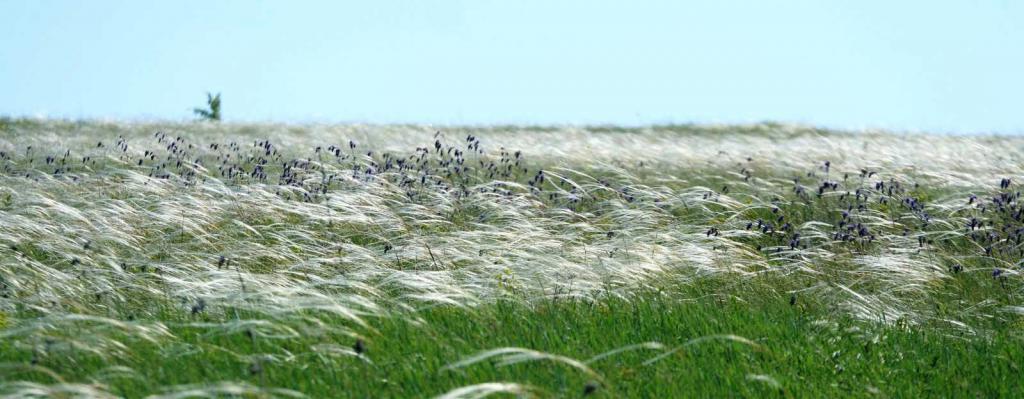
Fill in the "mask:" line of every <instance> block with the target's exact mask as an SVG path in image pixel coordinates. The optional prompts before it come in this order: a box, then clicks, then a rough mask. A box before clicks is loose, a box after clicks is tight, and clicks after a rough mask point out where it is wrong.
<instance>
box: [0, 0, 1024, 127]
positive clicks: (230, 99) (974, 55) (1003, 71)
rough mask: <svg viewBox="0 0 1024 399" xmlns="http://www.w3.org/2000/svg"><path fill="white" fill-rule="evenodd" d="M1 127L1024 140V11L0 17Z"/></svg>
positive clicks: (50, 7)
mask: <svg viewBox="0 0 1024 399" xmlns="http://www.w3.org/2000/svg"><path fill="white" fill-rule="evenodd" d="M0 20H2V21H3V23H0V115H7V116H28V117H50V118H71V119H126V120H157V119H158V120H188V119H191V118H193V116H192V112H191V110H192V108H193V107H196V106H201V105H204V104H205V93H206V92H207V91H212V92H220V93H222V96H223V113H224V117H225V120H228V121H253V122H260V121H276V122H366V123H429V124H506V123H515V124H577V125H579V124H620V125H646V124H665V123H754V122H760V121H777V122H783V123H799V124H809V125H815V126H821V127H831V128H843V129H864V128H883V129H894V130H902V131H934V132H959V133H990V132H994V133H1005V134H1024V101H1022V95H1024V23H1020V21H1024V2H1018V1H1011V0H994V1H954V0H950V1H913V0H911V1H873V0H866V1H774V2H769V1H754V0H751V1H705V2H696V1H618V2H604V1H595V0H590V1H555V0H549V1H486V0H475V1H387V0H383V1H360V2H355V1H322V2H320V1H257V0H245V1H106V0H89V1H56V0H38V1H32V0H18V1H16V0H0Z"/></svg>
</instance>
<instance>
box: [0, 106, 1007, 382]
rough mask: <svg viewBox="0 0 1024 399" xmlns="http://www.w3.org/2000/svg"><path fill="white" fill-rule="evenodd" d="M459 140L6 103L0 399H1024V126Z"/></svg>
mask: <svg viewBox="0 0 1024 399" xmlns="http://www.w3.org/2000/svg"><path fill="white" fill-rule="evenodd" d="M435 132H436V130H435V129H433V128H431V127H417V126H381V127H363V126H340V127H339V126H275V125H232V124H195V125H191V124H173V123H168V124H125V123H117V122H105V123H95V122H71V121H45V120H39V121H37V120H21V119H0V139H2V140H0V147H2V148H0V397H4V395H10V396H14V397H23V396H31V395H33V394H32V392H35V393H34V395H36V396H54V397H111V396H113V397H128V398H135V397H150V396H154V395H155V397H166V398H171V397H174V398H177V397H196V396H207V397H275V396H288V395H290V394H293V393H294V394H296V395H298V394H302V395H305V396H308V397H356V398H366V397H375V398H376V397H435V396H439V395H444V394H446V393H452V392H460V391H459V390H460V389H461V390H462V391H461V392H463V393H464V395H462V396H460V397H474V395H472V394H467V393H466V392H467V391H466V389H469V388H472V387H477V388H480V389H481V391H480V392H484V391H483V390H484V389H485V388H488V387H489V388H506V390H509V391H517V392H519V393H523V394H529V395H528V396H538V397H570V398H571V397H581V396H584V393H585V391H586V390H588V389H589V390H591V391H593V392H590V394H588V395H587V396H589V397H650V398H675V397H776V396H777V397H965V396H973V397H1006V396H1014V395H1017V392H1018V391H1021V390H1022V389H1024V387H1022V386H1021V385H1022V383H1021V379H1019V378H1017V376H1018V375H1019V374H1020V370H1019V367H1020V364H1022V363H1021V362H1022V361H1024V345H1021V344H1022V343H1024V342H1022V340H1024V337H1022V331H1024V312H1022V310H1024V306H1022V304H1024V301H1022V300H1021V299H1022V298H1021V295H1022V293H1024V280H1022V279H1021V276H1022V268H1021V267H1020V265H1019V259H1020V256H1021V255H1022V254H1024V244H1020V241H1021V239H1022V238H1024V235H1022V234H1021V232H1024V219H1022V217H1021V216H1020V215H1022V214H1024V212H1020V211H1019V210H1020V209H1024V205H1021V204H1020V203H1019V202H1017V198H1016V197H1017V196H1016V193H1015V191H1016V190H1017V189H1018V188H1017V187H1018V186H1017V184H1019V180H1021V179H1020V178H1019V177H1018V176H1021V175H1024V167H1022V165H1024V162H1019V160H1020V159H1024V153H1019V152H1018V151H1017V150H1015V148H1024V141H1022V140H1019V139H1015V138H977V137H963V138H956V137H944V136H943V137H926V136H897V135H885V134H870V135H855V134H848V133H842V132H823V131H818V130H815V129H796V128H788V127H785V126H782V125H777V124H762V125H752V126H745V127H714V128H707V127H701V126H690V125H679V126H654V127H645V128H636V129H621V128H616V127H589V128H585V129H583V128H580V129H566V128H559V127H550V128H548V127H491V128H472V129H471V128H465V129H461V128H460V129H456V130H455V131H454V132H451V133H446V134H441V133H435ZM468 134H473V135H481V136H487V140H483V142H484V144H483V145H482V146H483V147H485V148H486V149H487V151H482V152H475V151H471V150H469V149H468V148H472V147H469V145H470V144H469V143H471V140H469V139H468V138H465V136H466V135H468ZM267 137H270V138H271V139H272V140H271V142H272V145H271V144H267V143H268V142H267V141H265V140H266V138H267ZM349 139H353V140H354V141H353V142H352V143H353V145H355V142H358V143H359V144H358V146H357V148H350V144H349V141H348V140H349ZM492 139H493V140H494V141H493V143H494V144H491V143H492V141H490V140H492ZM435 140H438V141H435ZM479 143H480V142H476V144H477V145H479ZM338 145H340V146H341V147H340V149H341V151H334V150H332V149H331V148H332V147H333V148H335V149H337V148H339V147H338ZM424 145H425V146H427V147H426V148H428V149H427V150H425V151H426V152H423V150H421V148H423V146H424ZM926 145H927V146H929V148H932V149H933V151H932V152H930V153H928V154H922V153H918V152H915V151H917V150H916V149H917V148H921V147H923V146H926ZM435 146H438V147H441V148H437V147H435ZM414 148H415V151H413V149H414ZM462 150H466V152H467V155H466V156H465V158H460V156H459V155H451V154H457V153H458V152H459V151H462ZM519 150H522V151H523V156H522V159H520V158H519V155H518V154H517V155H515V157H516V159H515V160H514V161H510V160H509V158H508V156H509V155H508V154H511V153H513V152H514V151H519ZM981 152H984V154H982V153H981ZM989 152H993V153H996V155H993V156H991V157H987V156H988V153H989ZM965 153H967V155H964V154H965ZM363 154H372V155H366V156H363ZM385 154H388V155H385ZM968 155H969V156H968ZM963 157H966V158H970V159H973V160H974V161H973V162H972V163H969V164H964V163H961V162H959V161H958V160H959V159H961V158H963ZM399 159H403V160H405V161H406V162H408V163H406V164H405V166H404V167H396V166H395V165H396V163H395V162H397V160H399ZM823 160H831V165H832V166H831V168H832V169H831V171H829V170H828V168H826V167H825V166H824V163H823ZM1006 160H1010V161H1009V162H1008V161H1006ZM463 162H464V164H463ZM491 162H494V163H496V164H497V165H498V169H500V168H501V167H502V166H501V165H506V164H508V163H510V162H515V163H516V165H517V166H516V168H515V169H512V170H513V171H514V172H513V173H510V174H508V175H504V176H501V175H499V176H497V177H495V176H494V175H493V170H494V169H493V168H494V166H489V163H491ZM520 162H521V167H522V168H525V169H527V170H523V169H519V166H520ZM385 165H390V168H389V167H388V166H385ZM409 165H413V166H409ZM462 165H465V166H467V167H468V169H464V168H462ZM258 168H259V169H258ZM868 169H870V171H871V172H874V173H871V174H869V173H868V172H867V170H868ZM258 170H259V171H262V172H263V173H265V176H264V177H257V174H256V172H257V171H258ZM538 170H544V171H546V172H545V176H546V180H545V181H544V182H542V183H539V184H538V183H537V179H536V177H535V176H538ZM862 171H864V172H862ZM847 174H849V177H848V178H844V175H847ZM327 175H330V176H332V178H333V180H331V181H330V182H329V183H326V185H323V184H324V179H325V177H324V176H327ZM284 176H288V179H285V178H284ZM562 177H565V178H567V180H562ZM1005 177H1013V178H1014V183H1013V184H1014V185H1013V186H1011V187H1009V188H1006V187H1000V188H997V187H998V186H997V185H996V184H997V183H998V182H999V180H1000V179H1001V178H1005ZM531 179H533V180H531ZM833 182H836V183H837V185H839V187H838V188H833V189H832V191H828V192H826V193H824V195H822V196H818V193H817V190H818V188H817V187H823V186H821V184H823V183H825V184H832V183H833ZM879 184H881V185H883V186H884V188H879V187H881V186H879ZM495 187H497V188H498V189H494V188H495ZM890 187H892V189H890ZM322 188H326V189H325V190H323V191H321V189H322ZM310 193H312V194H313V195H312V196H309V194H310ZM868 194H870V199H862V195H868ZM971 194H976V195H977V196H978V198H977V199H976V201H975V202H973V203H968V202H967V198H968V197H969V196H970V195H971ZM996 197H999V198H1000V199H999V200H998V201H997V200H996V199H995V198H996ZM909 201H913V203H914V204H915V205H914V206H913V207H912V206H910V205H909V203H910V202H909ZM916 204H923V205H916ZM844 211H846V212H844ZM925 213H927V215H928V216H925V215H924V214H925ZM971 218H977V219H979V220H980V221H981V222H983V223H984V226H982V227H980V228H977V229H971V228H970V227H968V221H969V220H970V219H971ZM758 220H761V221H763V222H765V223H767V224H770V225H771V226H772V227H771V230H768V229H766V230H764V231H762V230H761V229H759V228H757V227H755V226H754V224H755V223H758V222H757V221H758ZM748 224H750V226H751V227H747V226H748ZM854 225H856V226H857V228H847V227H849V226H854ZM766 227H767V226H766ZM861 227H864V228H865V229H867V230H860V228H861ZM864 231H868V232H869V233H870V235H866V234H864V233H862V232H864ZM845 233H848V234H847V236H846V237H844V238H842V239H839V238H838V237H840V235H842V234H845ZM793 243H795V245H794V244H793ZM356 342H362V347H363V348H365V349H366V352H365V353H363V354H361V355H359V354H357V353H356V352H354V345H355V343H356ZM503 363H511V364H503ZM487 383H510V384H518V385H505V386H498V385H483V384H487ZM588 387H589V388H588ZM160 395H164V396H160ZM481 395H482V393H481ZM501 395H505V396H509V394H508V393H507V392H505V393H499V394H498V395H497V396H501ZM476 397H480V396H476Z"/></svg>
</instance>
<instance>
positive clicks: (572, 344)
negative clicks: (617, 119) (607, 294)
mask: <svg viewBox="0 0 1024 399" xmlns="http://www.w3.org/2000/svg"><path fill="white" fill-rule="evenodd" d="M691 287H694V288H691V289H692V292H689V293H688V294H691V295H693V297H694V298H702V299H689V300H686V299H681V298H679V297H676V296H671V297H669V296H666V295H665V294H663V293H656V292H645V293H641V294H639V295H638V296H637V297H634V298H631V299H630V300H628V301H626V300H621V299H614V298H605V299H602V300H599V301H596V302H582V301H578V300H570V299H548V300H541V301H540V302H536V303H534V304H532V305H529V304H527V303H526V302H523V301H518V300H502V301H499V302H497V303H494V304H490V305H484V306H481V307H477V308H472V309H462V308H456V307H446V306H441V307H432V308H428V309H425V310H421V311H419V312H415V313H406V314H402V315H396V316H394V317H385V318H376V319H371V320H370V322H369V328H361V329H360V330H361V332H360V333H359V334H360V335H361V336H362V337H363V338H362V339H364V340H365V341H364V342H365V347H366V352H365V353H364V355H363V356H361V357H356V356H354V355H352V354H351V353H349V354H340V352H338V351H336V353H335V355H333V356H332V355H330V354H328V352H326V351H322V352H320V353H321V354H320V355H316V354H313V353H314V352H315V351H311V350H310V349H311V348H314V347H320V348H327V347H329V346H334V347H336V349H340V350H348V348H350V347H351V346H352V345H353V343H354V342H355V339H356V338H354V337H351V336H347V335H344V334H338V335H322V334H321V335H315V336H308V335H305V334H303V333H302V326H301V325H297V324H293V325H289V327H292V328H294V329H295V332H296V334H297V335H296V336H295V337H290V338H266V337H262V336H260V334H254V335H253V336H249V335H248V334H247V333H246V329H244V328H243V329H240V330H238V331H236V332H234V333H225V332H223V331H217V330H211V329H207V328H202V327H197V326H196V325H194V324H193V323H198V322H200V321H202V319H203V316H202V315H199V316H187V317H185V316H181V315H180V314H179V316H178V317H173V316H172V315H168V317H167V318H169V319H171V321H170V322H169V323H170V332H171V333H172V334H174V335H175V336H176V337H177V339H176V341H175V342H174V344H173V345H162V344H160V343H149V342H145V341H140V340H132V339H131V338H130V337H124V338H125V339H127V340H128V341H126V342H127V343H128V348H127V350H126V351H125V352H124V354H123V355H121V356H116V357H110V358H106V359H104V358H100V357H93V356H88V355H85V354H84V353H83V352H82V351H76V352H71V353H68V354H66V355H65V354H64V353H61V352H60V351H59V349H58V348H54V349H51V351H52V352H53V353H48V352H46V350H45V349H43V350H42V351H40V349H39V348H35V349H29V348H15V347H13V346H12V343H11V342H10V341H5V342H3V343H0V358H2V359H4V360H5V362H6V364H7V365H8V366H7V367H4V368H2V369H0V370H2V372H3V374H2V375H3V376H4V378H6V379H27V380H38V381H46V380H47V379H49V377H48V376H47V375H46V373H43V372H37V371H32V369H31V368H29V367H11V366H10V365H11V364H22V365H25V364H32V363H33V362H34V364H35V365H36V366H37V367H44V368H46V369H49V370H50V371H52V372H55V373H56V374H58V375H60V376H62V377H63V378H64V379H65V380H67V381H69V382H80V383H91V382H96V383H101V384H104V385H105V386H106V389H107V390H109V392H110V393H112V394H115V395H119V396H123V397H142V396H146V395H150V394H155V393H160V392H159V387H162V386H173V385H183V384H196V383H200V384H201V383H204V382H205V383H208V382H212V381H234V382H247V383H248V384H251V385H253V386H257V387H277V388H288V389H292V390H296V391H300V392H303V393H305V394H306V395H308V396H311V397H339V396H344V397H381V398H383V397H431V396H435V395H439V394H443V393H445V392H447V391H449V390H452V389H455V388H458V387H462V386H466V385H472V384H479V383H485V382H497V381H514V382H518V383H521V384H527V385H530V386H532V387H533V388H534V393H536V394H539V395H540V396H557V397H582V396H583V390H584V387H585V386H586V385H587V384H588V383H593V382H598V381H600V389H599V390H598V392H596V395H595V396H594V397H649V398H666V397H723V396H724V397H731V396H743V397H923V396H943V397H966V396H975V397H1006V396H1013V395H1014V394H1015V393H1017V392H1020V390H1021V389H1024V381H1022V380H1021V379H1020V378H1019V376H1020V372H1021V370H1020V365H1021V364H1022V362H1024V345H1021V336H1020V330H1021V329H1020V327H1021V325H1020V324H1021V323H1019V322H1017V323H1015V324H1013V325H1009V324H1002V322H997V324H996V325H993V330H992V331H991V332H990V333H987V334H985V336H981V337H969V336H965V335H963V334H962V333H955V332H952V331H943V330H940V329H935V328H910V327H907V326H905V325H900V324H899V323H897V324H895V325H882V324H870V323H868V324H866V323H862V322H856V321H853V320H851V319H848V318H846V317H843V316H840V315H836V314H831V313H828V312H827V311H825V308H824V307H823V306H821V305H820V304H817V303H814V302H813V301H811V302H808V301H806V300H805V299H803V298H800V299H798V300H797V302H796V304H794V305H791V304H790V299H789V298H788V297H787V296H785V295H775V296H772V295H770V294H769V295H765V293H764V292H759V293H758V294H757V295H756V296H757V300H756V301H747V300H742V299H741V298H739V297H738V296H735V295H723V291H722V290H721V289H720V288H719V287H721V284H720V283H707V284H696V285H693V286H691ZM701 287H705V288H704V289H702V288H701ZM711 287H714V288H713V289H712V288H711ZM739 291H741V290H736V292H739ZM175 319H177V320H175ZM338 322H339V323H342V321H338ZM726 335H735V336H738V337H742V338H743V339H746V340H749V341H750V342H742V340H740V339H738V338H737V339H735V340H732V339H725V338H722V337H723V336H726ZM702 337H704V339H702ZM645 342H658V343H660V344H662V345H663V346H664V348H663V349H646V348H645V349H636V350H631V351H625V352H622V353H619V354H615V355H611V356H608V357H606V358H603V359H599V360H597V361H593V362H590V363H587V366H589V367H590V368H591V369H592V371H593V372H594V373H595V374H594V375H590V374H588V373H586V372H584V371H581V370H579V369H576V368H573V367H570V366H567V365H565V364H562V363H558V362H553V361H549V360H537V361H532V362H523V363H518V364H513V365H508V366H497V365H496V364H495V363H496V362H494V361H483V362H480V363H477V364H473V365H469V366H466V367H462V368H457V369H445V366H446V365H449V364H452V363H456V362H458V361H460V360H462V359H465V358H468V357H470V356H471V355H474V354H476V353H477V352H479V351H481V350H484V349H491V348H502V347H519V348H526V349H532V350H536V351H541V352H545V353H548V354H553V355H561V356H566V357H569V358H573V359H577V360H580V361H586V359H590V358H592V357H594V356H597V355H599V354H601V353H603V352H606V351H610V350H613V349H616V348H622V347H627V346H629V345H633V344H638V343H645ZM43 345H44V346H45V344H43ZM674 348H681V349H679V350H678V351H676V352H674V353H672V354H670V355H668V356H665V357H663V358H662V359H660V360H658V361H654V362H653V363H650V364H645V362H648V361H651V360H654V359H655V358H656V357H657V356H659V355H661V354H664V353H669V352H668V351H670V350H672V349H674ZM293 354H299V356H301V357H295V356H294V355H293ZM34 356H35V360H33V357H34ZM118 366H123V367H126V369H125V370H128V369H130V370H134V372H133V373H134V374H124V375H119V374H117V373H114V372H111V371H112V370H116V367H118Z"/></svg>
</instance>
